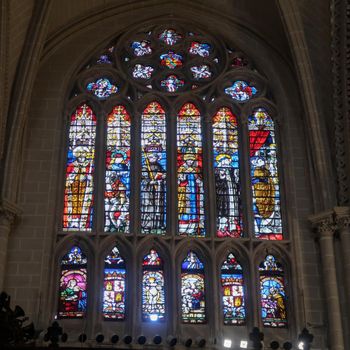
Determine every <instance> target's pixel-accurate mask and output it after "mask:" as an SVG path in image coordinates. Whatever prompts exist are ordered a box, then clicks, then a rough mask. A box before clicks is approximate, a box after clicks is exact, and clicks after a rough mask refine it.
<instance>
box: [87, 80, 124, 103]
mask: <svg viewBox="0 0 350 350" xmlns="http://www.w3.org/2000/svg"><path fill="white" fill-rule="evenodd" d="M86 88H87V90H88V91H90V92H92V93H93V94H94V95H95V96H97V97H98V98H100V99H106V98H108V97H109V96H111V95H112V94H115V93H117V92H118V87H117V86H116V85H113V84H112V83H111V82H110V81H109V80H108V79H107V78H101V79H97V80H96V81H95V82H92V83H89V84H87V86H86Z"/></svg>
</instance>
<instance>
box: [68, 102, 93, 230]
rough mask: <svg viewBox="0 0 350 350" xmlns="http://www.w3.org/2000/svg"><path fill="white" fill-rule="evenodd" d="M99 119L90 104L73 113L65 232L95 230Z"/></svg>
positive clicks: (70, 130) (70, 131) (70, 129)
mask: <svg viewBox="0 0 350 350" xmlns="http://www.w3.org/2000/svg"><path fill="white" fill-rule="evenodd" d="M95 137H96V116H95V115H94V113H93V111H92V109H91V108H90V107H89V106H88V105H87V104H82V105H81V106H79V107H78V108H77V109H76V110H75V112H74V113H73V114H72V116H71V119H70V127H69V146H68V155H67V168H66V184H65V191H64V209H63V230H65V231H68V230H69V231H91V228H92V218H93V186H94V185H93V180H94V179H93V176H94V160H95V159H94V158H95Z"/></svg>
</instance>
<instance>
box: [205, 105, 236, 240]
mask: <svg viewBox="0 0 350 350" xmlns="http://www.w3.org/2000/svg"><path fill="white" fill-rule="evenodd" d="M212 127H213V155H214V174H215V189H216V215H217V224H216V227H217V236H218V237H228V236H229V237H240V236H241V235H242V214H241V202H240V192H241V189H240V175H239V152H238V128H237V118H236V116H235V115H233V114H232V112H231V110H230V109H229V108H227V107H222V108H220V109H219V110H218V112H217V113H216V115H215V116H214V117H213V126H212Z"/></svg>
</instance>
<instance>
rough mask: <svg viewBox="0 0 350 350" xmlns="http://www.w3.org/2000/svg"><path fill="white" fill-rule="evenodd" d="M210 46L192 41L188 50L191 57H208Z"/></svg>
mask: <svg viewBox="0 0 350 350" xmlns="http://www.w3.org/2000/svg"><path fill="white" fill-rule="evenodd" d="M210 50H211V45H210V44H208V43H199V42H197V41H193V42H192V43H191V46H190V47H189V49H188V52H189V53H190V54H191V55H198V56H201V57H208V56H209V55H210Z"/></svg>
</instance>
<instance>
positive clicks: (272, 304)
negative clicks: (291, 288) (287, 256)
mask: <svg viewBox="0 0 350 350" xmlns="http://www.w3.org/2000/svg"><path fill="white" fill-rule="evenodd" d="M259 271H260V298H261V299H260V301H261V317H262V321H263V324H264V326H265V327H273V328H283V327H287V311H286V291H285V286H284V276H283V269H282V266H281V264H280V263H279V262H278V261H277V260H276V258H275V257H274V256H273V255H267V256H266V258H265V260H264V261H263V262H262V263H261V264H260V266H259Z"/></svg>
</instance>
